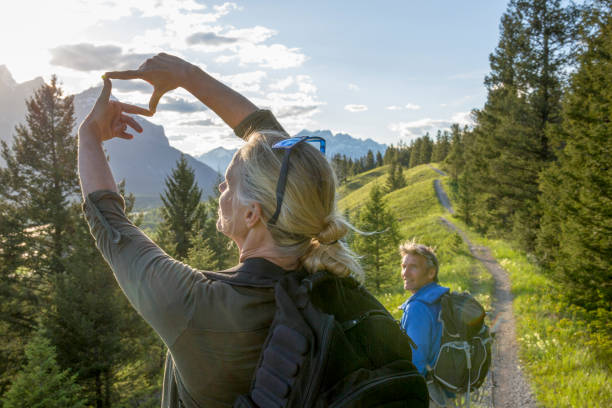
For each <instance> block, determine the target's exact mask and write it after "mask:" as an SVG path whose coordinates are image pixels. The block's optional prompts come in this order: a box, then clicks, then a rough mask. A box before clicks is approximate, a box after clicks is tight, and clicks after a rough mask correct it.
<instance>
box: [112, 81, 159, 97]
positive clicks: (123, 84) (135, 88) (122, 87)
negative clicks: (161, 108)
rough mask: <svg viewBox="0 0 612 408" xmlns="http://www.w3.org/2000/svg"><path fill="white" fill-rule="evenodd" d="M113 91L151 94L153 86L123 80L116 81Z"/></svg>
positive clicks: (146, 83) (143, 82)
mask: <svg viewBox="0 0 612 408" xmlns="http://www.w3.org/2000/svg"><path fill="white" fill-rule="evenodd" d="M113 89H115V90H117V91H120V92H141V93H145V94H151V93H152V92H153V86H152V85H151V84H149V83H148V82H146V81H140V80H129V81H123V80H121V79H114V80H113Z"/></svg>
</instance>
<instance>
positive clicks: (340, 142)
mask: <svg viewBox="0 0 612 408" xmlns="http://www.w3.org/2000/svg"><path fill="white" fill-rule="evenodd" d="M295 136H319V137H322V138H323V139H325V142H326V143H325V145H326V153H325V156H326V157H327V158H328V159H330V160H331V158H332V157H334V156H335V155H336V154H343V155H346V157H350V158H352V159H358V158H360V157H363V156H365V155H366V154H367V153H368V150H372V152H373V153H374V154H376V152H381V154H384V153H385V150H386V149H387V145H385V144H381V143H377V142H375V141H374V140H372V139H366V140H362V139H357V138H354V137H352V136H351V135H349V134H346V133H336V134H335V135H334V134H332V132H331V131H330V130H314V131H311V130H306V129H304V130H302V131H300V132H298V133H297V134H296V135H295ZM236 150H237V149H233V150H231V149H225V148H223V147H217V148H216V149H213V150H211V151H208V152H206V153H204V154H201V155H199V156H196V159H198V160H200V161H201V162H203V163H206V164H207V165H208V166H210V167H212V168H213V169H215V170H217V171H218V172H219V173H221V174H223V173H224V172H225V169H226V168H227V166H228V165H229V163H230V161H231V160H232V157H233V156H234V153H236Z"/></svg>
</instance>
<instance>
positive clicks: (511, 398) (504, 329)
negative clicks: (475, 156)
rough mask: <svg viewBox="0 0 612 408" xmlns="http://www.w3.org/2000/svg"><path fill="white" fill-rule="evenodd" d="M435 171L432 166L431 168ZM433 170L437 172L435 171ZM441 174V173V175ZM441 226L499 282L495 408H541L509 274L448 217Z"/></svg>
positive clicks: (443, 200)
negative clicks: (521, 354) (526, 369)
mask: <svg viewBox="0 0 612 408" xmlns="http://www.w3.org/2000/svg"><path fill="white" fill-rule="evenodd" d="M430 167H431V166H430ZM431 168H432V169H433V170H436V171H437V169H436V168H434V167H431ZM438 172H439V171H438ZM434 188H435V189H436V194H437V195H438V199H439V200H440V203H441V204H442V205H443V206H444V208H446V209H447V210H448V211H449V212H450V213H451V214H453V213H454V212H453V211H452V208H451V206H450V201H449V200H448V196H447V195H446V192H444V189H443V188H442V185H441V184H440V182H439V180H435V182H434ZM440 220H441V222H442V223H443V224H444V225H445V226H446V227H448V228H449V229H451V230H453V231H456V232H457V233H458V234H459V235H460V236H461V238H462V239H463V241H464V242H465V243H466V244H467V245H468V247H469V249H470V252H471V254H472V256H473V257H474V258H476V259H478V260H479V261H480V262H482V264H483V265H484V267H485V268H487V270H488V271H489V272H490V273H491V275H492V276H493V279H494V280H495V290H494V294H493V296H494V300H493V316H494V320H493V321H494V324H493V327H492V329H493V331H495V347H494V348H493V349H494V350H495V352H494V354H493V363H492V365H491V371H492V372H491V374H492V380H493V389H492V399H493V406H494V407H495V408H515V407H520V408H537V405H536V401H535V398H534V397H533V394H532V392H531V387H530V386H529V383H528V382H527V380H526V378H525V377H524V376H523V373H522V370H521V367H520V362H519V359H518V344H517V342H516V324H515V320H514V313H513V310H512V300H513V298H514V297H513V295H512V292H511V290H510V289H511V286H510V278H509V277H508V273H507V272H506V271H505V270H504V269H503V268H502V267H501V265H499V263H498V262H497V260H495V258H494V257H493V255H492V254H491V251H490V250H489V248H487V247H484V246H479V245H474V244H473V243H472V242H471V241H470V239H469V238H468V237H467V235H466V234H465V232H464V231H462V230H461V229H459V228H458V227H457V226H456V225H455V224H453V223H452V222H450V221H449V220H448V219H446V218H444V217H440Z"/></svg>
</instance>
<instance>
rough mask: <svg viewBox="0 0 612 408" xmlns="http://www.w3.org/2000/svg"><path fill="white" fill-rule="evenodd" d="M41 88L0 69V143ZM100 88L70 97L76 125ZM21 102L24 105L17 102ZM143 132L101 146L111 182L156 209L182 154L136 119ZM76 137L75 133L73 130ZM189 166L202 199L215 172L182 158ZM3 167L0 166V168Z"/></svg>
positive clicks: (211, 185)
mask: <svg viewBox="0 0 612 408" xmlns="http://www.w3.org/2000/svg"><path fill="white" fill-rule="evenodd" d="M42 84H43V79H42V78H36V79H34V80H32V81H28V82H24V83H22V84H16V83H15V81H14V80H13V77H12V76H11V74H10V72H9V71H8V69H6V67H5V66H0V139H2V140H6V141H7V143H9V145H10V144H11V143H10V142H11V140H12V138H13V134H14V131H13V129H14V126H15V125H16V124H18V123H24V119H25V114H26V108H25V100H26V99H27V98H29V97H31V96H32V95H33V93H34V91H35V90H36V89H37V88H39V87H40V86H41V85H42ZM100 90H101V88H100V87H97V88H90V89H87V90H85V91H83V92H81V93H79V94H77V95H75V97H74V109H75V116H76V124H77V126H78V124H80V123H81V122H82V120H83V119H84V118H85V116H86V115H87V114H88V113H89V112H90V110H91V108H92V106H93V105H94V103H95V101H96V100H97V98H98V95H99V94H100ZM19 101H24V102H19ZM136 121H138V123H139V124H140V125H141V126H142V127H143V132H142V133H140V134H138V133H135V136H134V139H132V140H124V139H112V140H109V141H107V142H105V143H104V148H105V150H106V153H107V155H108V156H109V157H110V167H111V170H112V172H113V175H114V177H115V180H117V181H120V180H123V179H125V180H126V188H127V191H129V192H132V193H134V195H135V196H136V206H137V207H139V208H142V207H145V206H159V205H161V200H160V198H159V195H160V193H161V192H162V191H163V190H164V187H165V185H164V180H165V178H166V176H167V175H169V174H170V172H171V170H172V168H174V167H175V165H176V162H177V160H179V158H180V156H181V154H182V152H181V151H179V150H178V149H176V148H174V147H172V146H170V144H169V142H168V138H167V137H166V135H165V132H164V128H163V126H160V125H156V124H154V123H151V122H149V121H148V120H147V119H145V118H143V117H138V116H137V117H136ZM75 136H76V129H75ZM186 156H187V161H188V162H189V165H190V166H191V167H192V168H193V170H194V171H195V176H196V181H197V182H198V185H199V186H200V187H201V188H202V190H203V194H204V196H206V195H209V194H210V193H211V192H212V191H213V190H212V189H213V188H214V187H215V186H214V185H215V184H216V181H217V172H216V171H214V170H213V169H211V168H210V167H208V166H207V165H206V164H204V163H202V162H200V161H198V160H196V159H195V158H193V157H192V156H190V155H188V154H186ZM3 165H4V163H1V162H0V166H3Z"/></svg>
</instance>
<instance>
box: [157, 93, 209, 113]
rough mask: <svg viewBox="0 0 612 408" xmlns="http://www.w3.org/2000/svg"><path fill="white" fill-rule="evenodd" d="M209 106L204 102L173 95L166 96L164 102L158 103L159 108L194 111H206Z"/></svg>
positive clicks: (186, 111) (174, 110) (184, 111)
mask: <svg viewBox="0 0 612 408" xmlns="http://www.w3.org/2000/svg"><path fill="white" fill-rule="evenodd" d="M206 109H207V108H206V106H204V104H203V103H202V102H199V101H198V102H189V101H187V100H186V99H183V98H173V97H172V96H164V98H163V99H162V102H161V103H160V104H159V105H157V110H164V111H171V112H180V113H193V112H201V111H205V110H206Z"/></svg>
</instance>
